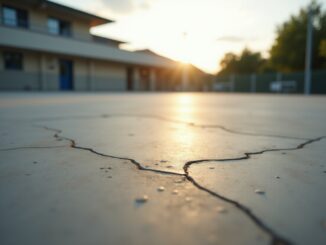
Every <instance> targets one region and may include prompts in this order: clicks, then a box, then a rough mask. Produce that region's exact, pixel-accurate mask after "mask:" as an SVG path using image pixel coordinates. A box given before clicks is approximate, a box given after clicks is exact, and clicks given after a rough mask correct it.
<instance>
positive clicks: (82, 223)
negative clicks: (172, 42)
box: [0, 93, 326, 244]
mask: <svg viewBox="0 0 326 245" xmlns="http://www.w3.org/2000/svg"><path fill="white" fill-rule="evenodd" d="M325 105H326V97H317V96H316V97H304V96H281V95H249V94H248V95H246V94H233V95H231V94H191V93H180V94H178V93H170V94H164V93H162V94H159V93H158V94H142V93H139V94H127V93H124V94H110V93H108V94H105V93H103V94H102V93H98V94H78V93H72V94H70V93H67V94H66V93H62V94H60V93H42V94H41V93H40V94H38V93H27V94H23V93H3V94H1V95H0V115H1V121H0V137H1V142H0V156H1V157H0V174H1V178H0V194H1V199H0V213H1V221H0V228H1V229H0V230H1V236H0V242H1V244H22V243H24V244H77V243H78V244H185V243H187V244H325V243H326V227H325V226H326V216H325V214H326V212H325V207H326V196H325V195H324V193H323V192H324V190H325V189H326V163H325V156H324V151H325V149H326V148H325V147H326V143H325V141H326V139H325V138H324V136H326V124H325V121H326V107H325ZM160 187H161V188H160ZM162 187H163V188H162ZM144 196H146V198H144Z"/></svg>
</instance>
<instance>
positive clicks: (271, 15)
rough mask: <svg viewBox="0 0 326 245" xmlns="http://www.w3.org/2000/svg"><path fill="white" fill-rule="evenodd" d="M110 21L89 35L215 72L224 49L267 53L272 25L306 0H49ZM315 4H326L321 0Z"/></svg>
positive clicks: (266, 55) (266, 54) (280, 21)
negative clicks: (117, 40)
mask: <svg viewBox="0 0 326 245" xmlns="http://www.w3.org/2000/svg"><path fill="white" fill-rule="evenodd" d="M53 1H54V2H58V3H61V4H65V5H68V6H70V7H74V8H78V9H80V10H84V11H87V12H91V13H93V14H97V15H100V16H103V17H106V18H109V19H113V20H115V22H114V23H111V24H107V25H103V26H99V27H95V28H92V30H91V32H92V33H93V34H97V35H101V36H106V37H110V38H114V39H119V40H123V41H126V42H127V43H128V44H125V45H123V47H122V48H124V49H128V50H137V49H151V50H152V51H154V52H156V53H158V54H160V55H164V56H166V57H168V58H172V59H174V60H178V61H182V62H186V63H188V62H189V63H191V64H193V65H195V66H197V67H198V68H200V69H202V70H204V71H206V72H209V73H216V72H217V71H218V70H219V69H220V67H219V62H220V60H221V59H222V58H223V56H224V54H225V53H227V52H233V53H240V52H241V51H242V50H243V49H244V48H245V47H247V48H250V49H251V50H253V51H260V52H262V53H263V55H264V56H265V57H268V50H269V48H270V47H271V45H272V43H273V41H274V39H275V31H276V28H277V25H279V24H281V23H283V22H284V21H286V20H287V19H288V18H289V17H290V15H291V14H296V13H298V11H299V9H300V8H301V7H303V6H306V5H308V4H309V2H310V0H53ZM320 2H322V3H324V2H325V4H324V6H325V5H326V0H321V1H320Z"/></svg>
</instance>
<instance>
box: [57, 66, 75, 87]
mask: <svg viewBox="0 0 326 245" xmlns="http://www.w3.org/2000/svg"><path fill="white" fill-rule="evenodd" d="M59 82H60V90H72V89H73V62H72V61H71V60H59Z"/></svg>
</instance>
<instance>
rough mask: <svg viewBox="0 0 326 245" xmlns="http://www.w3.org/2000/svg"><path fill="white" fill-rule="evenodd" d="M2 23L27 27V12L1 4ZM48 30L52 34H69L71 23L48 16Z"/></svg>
mask: <svg viewBox="0 0 326 245" xmlns="http://www.w3.org/2000/svg"><path fill="white" fill-rule="evenodd" d="M1 16H2V23H3V24H4V25H6V26H13V27H22V28H29V19H28V12H27V11H26V10H24V9H18V8H14V7H11V6H7V5H4V6H2V15H1ZM47 28H48V32H49V33H51V34H54V35H60V36H71V24H70V22H68V21H63V20H59V19H57V18H53V17H49V18H48V22H47Z"/></svg>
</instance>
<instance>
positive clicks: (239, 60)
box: [218, 1, 326, 76]
mask: <svg viewBox="0 0 326 245" xmlns="http://www.w3.org/2000/svg"><path fill="white" fill-rule="evenodd" d="M309 8H310V9H311V11H312V13H313V50H312V69H326V11H325V10H322V5H321V4H320V3H317V2H315V1H313V2H312V3H311V4H309V6H307V7H305V8H301V9H300V11H299V12H298V13H297V14H295V15H292V16H291V17H290V18H289V19H288V20H287V21H285V22H284V23H283V24H281V25H279V26H278V27H277V30H276V38H275V40H274V43H273V45H272V47H271V48H270V50H269V58H267V59H265V58H263V56H262V54H261V53H260V52H253V51H251V50H250V49H248V48H245V49H244V50H243V51H242V52H241V53H240V54H239V55H237V54H234V53H231V52H230V53H226V54H225V55H224V57H223V59H222V60H221V62H220V67H221V70H220V71H219V72H218V75H219V76H223V75H230V74H248V73H265V72H285V73H286V72H296V71H303V70H304V67H305V52H306V38H307V37H306V36H307V22H308V12H309Z"/></svg>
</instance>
